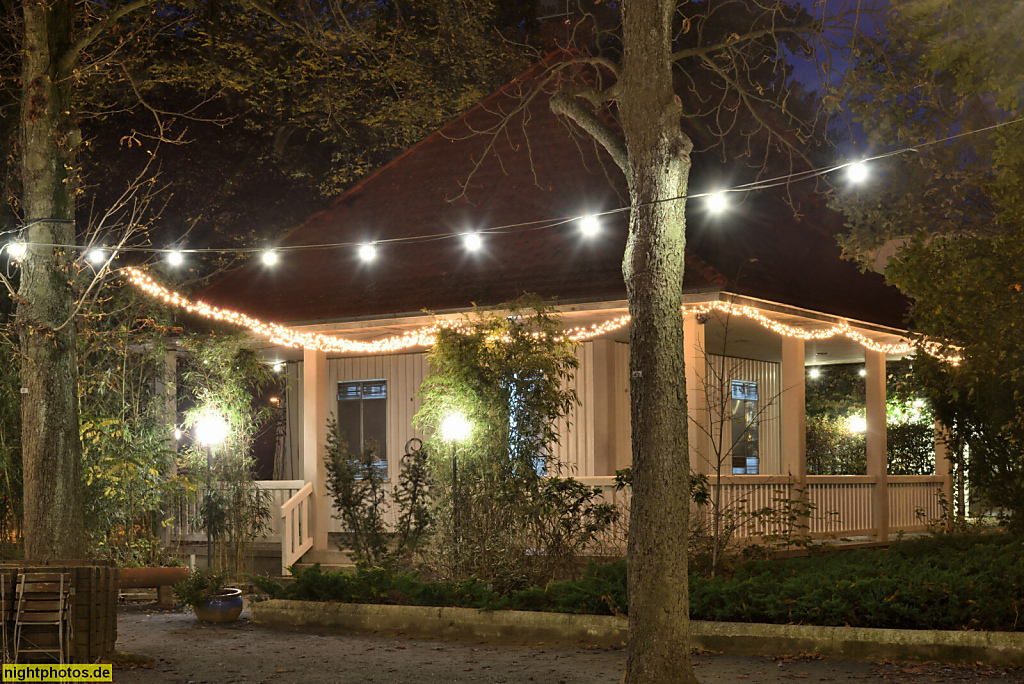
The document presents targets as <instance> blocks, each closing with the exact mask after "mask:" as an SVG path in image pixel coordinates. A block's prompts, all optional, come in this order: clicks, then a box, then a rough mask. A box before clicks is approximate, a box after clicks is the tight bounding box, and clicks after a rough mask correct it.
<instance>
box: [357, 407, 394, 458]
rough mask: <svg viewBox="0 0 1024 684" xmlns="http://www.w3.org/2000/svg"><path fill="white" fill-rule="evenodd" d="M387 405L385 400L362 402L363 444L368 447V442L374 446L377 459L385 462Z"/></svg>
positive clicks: (386, 451) (386, 450) (386, 449)
mask: <svg viewBox="0 0 1024 684" xmlns="http://www.w3.org/2000/svg"><path fill="white" fill-rule="evenodd" d="M387 405H388V402H387V400H386V399H364V400H363V443H364V444H365V445H366V446H367V447H369V446H370V440H373V443H374V444H375V445H376V453H377V458H378V459H379V460H381V461H387V453H388V442H387V434H388V432H387V430H388V420H387Z"/></svg>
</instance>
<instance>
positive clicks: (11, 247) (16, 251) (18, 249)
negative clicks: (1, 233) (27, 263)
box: [7, 240, 28, 261]
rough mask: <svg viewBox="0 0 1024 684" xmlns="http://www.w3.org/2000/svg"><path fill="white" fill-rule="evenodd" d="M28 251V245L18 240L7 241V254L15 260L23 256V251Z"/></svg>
mask: <svg viewBox="0 0 1024 684" xmlns="http://www.w3.org/2000/svg"><path fill="white" fill-rule="evenodd" d="M27 251H28V245H26V244H25V243H24V242H21V241H20V240H16V241H14V242H8V243H7V254H8V256H10V257H11V258H12V259H14V260H15V261H20V260H21V259H23V258H24V257H25V252H27Z"/></svg>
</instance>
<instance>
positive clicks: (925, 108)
mask: <svg viewBox="0 0 1024 684" xmlns="http://www.w3.org/2000/svg"><path fill="white" fill-rule="evenodd" d="M885 29H886V30H885V34H884V36H882V37H879V38H878V39H876V40H873V41H865V42H863V43H862V44H861V45H862V50H861V52H860V53H859V54H858V61H857V63H856V65H855V68H854V69H852V70H851V72H850V78H849V79H848V80H847V86H848V92H849V93H850V98H851V99H850V102H851V108H852V110H853V111H854V112H855V113H856V115H857V116H858V117H859V118H860V120H861V121H862V122H863V124H864V127H865V130H867V131H868V136H869V144H870V145H871V147H872V148H873V149H874V150H875V151H878V152H884V151H887V150H893V149H901V148H905V147H912V148H914V152H913V153H907V154H901V155H899V156H896V157H892V158H889V159H888V160H887V161H886V163H885V164H884V165H878V167H879V169H878V170H879V174H880V178H879V179H878V180H877V181H875V182H873V183H871V184H870V186H869V187H867V188H866V189H865V190H863V192H859V193H848V194H846V195H845V196H843V197H842V198H841V200H840V202H839V206H840V207H841V209H842V210H843V211H844V212H845V213H846V215H847V218H848V223H849V227H850V232H849V235H848V236H847V238H846V240H845V248H846V250H847V252H848V253H850V254H853V255H856V256H858V257H859V258H861V259H862V260H863V261H864V262H865V263H868V264H875V265H878V266H879V267H882V265H883V264H882V263H881V262H876V260H875V259H876V257H877V256H879V255H882V256H889V257H890V258H889V259H888V263H887V264H886V265H884V268H885V275H886V277H887V279H888V280H889V281H890V282H892V283H893V284H895V285H896V286H898V287H899V288H900V289H901V290H902V291H903V292H904V293H906V294H908V295H909V296H910V297H912V299H913V302H914V304H913V310H912V321H913V324H914V327H915V328H916V329H917V330H918V331H919V332H921V333H923V334H924V335H927V336H929V337H931V338H933V339H936V340H940V341H943V342H948V343H949V344H952V345H956V346H955V348H953V349H951V350H950V353H955V354H956V355H958V356H960V357H962V362H961V363H960V364H959V365H958V366H957V367H952V366H949V365H947V364H937V363H936V362H934V361H932V360H931V359H924V358H922V359H921V360H920V362H919V363H918V364H917V365H916V368H917V369H918V370H919V371H920V372H921V375H922V378H923V379H924V381H925V383H926V384H927V385H928V386H929V390H930V392H929V394H930V398H931V400H932V404H933V406H935V408H936V411H937V415H938V417H939V418H940V419H941V420H942V421H943V423H945V424H946V425H947V426H948V427H950V428H951V429H952V430H953V432H952V434H951V441H952V445H953V447H954V449H953V450H954V451H955V452H957V453H959V454H960V456H959V457H960V458H962V457H963V453H964V452H963V449H962V446H963V445H964V444H966V443H968V441H970V442H972V443H973V446H972V448H971V453H972V456H973V458H972V463H971V468H972V470H973V469H974V468H975V467H978V468H981V470H980V471H979V475H978V477H976V478H972V482H973V485H979V486H982V487H984V488H985V489H986V493H988V492H987V490H988V489H989V487H990V485H991V486H995V487H997V488H998V489H1001V490H1002V492H1003V493H1001V494H994V493H988V494H989V496H991V497H992V499H993V500H996V499H997V500H999V501H1000V502H1001V503H1000V504H999V505H1002V506H1008V507H1010V508H1013V509H1015V510H1017V511H1021V510H1024V509H1022V507H1021V505H1020V504H1019V503H1013V504H1011V503H1010V502H1011V501H1018V502H1019V501H1021V500H1022V497H1021V495H1020V493H1019V492H1020V487H1019V486H1018V485H1015V484H1013V483H1014V482H1019V481H1020V477H1019V473H1020V472H1021V471H1022V469H1024V453H1022V450H1021V448H1020V446H1019V445H1020V444H1022V443H1024V441H1022V437H1024V410H1022V407H1024V392H1022V390H1021V388H1022V387H1024V384H1022V380H1024V376H1022V375H1021V373H1022V370H1021V369H1022V368H1024V343H1022V340H1024V336H1022V334H1021V333H1022V326H1024V315H1022V311H1024V308H1022V306H1021V305H1022V303H1024V299H1022V297H1024V294H1022V292H1021V290H1022V287H1024V270H1022V266H1021V264H1022V263H1024V251H1022V250H1024V199H1022V197H1021V193H1020V190H1019V188H1020V182H1021V178H1022V173H1024V126H1021V125H1020V124H1016V123H1015V124H1010V125H1001V124H1008V123H1010V122H1012V121H1014V120H1015V119H1016V118H1017V117H1019V116H1020V115H1021V114H1022V105H1024V90H1022V89H1021V87H1020V81H1019V74H1020V73H1021V71H1022V68H1024V55H1022V52H1021V50H1020V44H1019V43H1020V35H1021V33H1022V32H1024V16H1022V14H1021V12H1020V7H1019V3H1014V2H1009V1H1007V0H985V1H984V2H979V3H941V2H936V1H935V0H919V1H916V2H909V3H901V4H900V5H899V6H898V7H895V8H893V9H892V10H890V12H889V14H888V16H887V20H886V24H885ZM996 126H999V127H997V128H993V127H996ZM979 129H988V130H985V131H984V132H982V133H972V132H973V131H976V130H979ZM967 133H971V134H970V135H964V134H967ZM993 459H994V460H993ZM997 463H998V464H999V465H998V466H997V465H996V464H997ZM963 467H964V464H963V463H961V464H960V465H958V466H957V468H958V469H959V470H960V471H962V470H963ZM982 473H991V475H992V477H986V476H984V475H983V474H982ZM1015 473H1017V474H1015ZM1003 484H1009V485H1010V486H1011V487H1012V488H1013V489H1014V490H1015V491H1016V492H1017V493H1015V494H1013V495H1008V494H1007V492H1006V491H1005V489H1004V488H1003V487H1002V485H1003ZM973 485H972V486H973ZM961 505H962V504H961ZM961 510H962V509H961Z"/></svg>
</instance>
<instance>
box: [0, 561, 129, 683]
mask: <svg viewBox="0 0 1024 684" xmlns="http://www.w3.org/2000/svg"><path fill="white" fill-rule="evenodd" d="M24 572H66V573H68V574H69V575H71V577H72V583H73V585H74V587H75V598H74V604H73V608H72V609H71V619H72V620H73V621H74V634H73V635H72V642H71V653H72V657H73V659H74V661H75V662H82V663H84V662H95V661H96V660H98V659H99V658H104V657H108V656H109V655H110V653H111V652H113V650H114V644H115V643H117V590H118V578H119V576H120V570H118V569H117V568H116V567H114V565H113V563H109V562H104V561H95V560H81V561H79V560H70V561H69V560H63V561H50V562H31V561H7V562H3V563H0V573H2V574H3V575H4V576H5V577H6V578H7V581H8V582H11V583H14V582H17V579H18V574H20V573H24ZM6 618H7V619H8V630H7V633H8V634H9V635H12V634H13V633H14V624H13V621H12V615H7V616H6ZM10 650H11V645H8V651H10Z"/></svg>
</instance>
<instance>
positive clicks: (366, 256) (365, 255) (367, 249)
mask: <svg viewBox="0 0 1024 684" xmlns="http://www.w3.org/2000/svg"><path fill="white" fill-rule="evenodd" d="M359 258H360V259H362V260H363V261H367V262H369V261H373V260H374V259H376V258H377V248H376V247H375V246H374V245H373V243H371V242H368V243H366V244H365V245H360V247H359Z"/></svg>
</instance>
